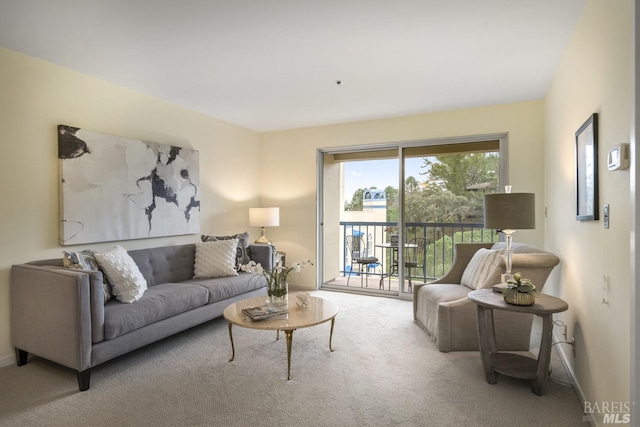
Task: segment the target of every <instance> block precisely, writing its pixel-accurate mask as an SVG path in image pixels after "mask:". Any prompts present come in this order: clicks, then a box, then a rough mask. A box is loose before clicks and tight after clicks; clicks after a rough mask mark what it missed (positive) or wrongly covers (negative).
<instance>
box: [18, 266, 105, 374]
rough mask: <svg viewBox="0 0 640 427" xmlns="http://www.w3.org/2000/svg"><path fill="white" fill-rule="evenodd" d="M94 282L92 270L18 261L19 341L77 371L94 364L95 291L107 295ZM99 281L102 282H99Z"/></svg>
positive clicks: (20, 345)
mask: <svg viewBox="0 0 640 427" xmlns="http://www.w3.org/2000/svg"><path fill="white" fill-rule="evenodd" d="M91 282H92V281H91V276H90V274H89V273H87V272H85V271H82V270H72V269H63V268H59V267H51V266H36V265H27V264H21V265H14V266H12V267H11V282H10V304H11V342H12V344H13V345H14V347H16V349H20V350H22V351H26V352H29V353H33V354H36V355H38V356H40V357H43V358H45V359H49V360H51V361H53V362H56V363H59V364H61V365H64V366H67V367H69V368H72V369H75V370H77V371H84V370H86V369H88V368H90V367H91V347H92V337H91V329H92V328H91V322H92V318H91V316H92V313H91V299H92V294H93V298H94V299H95V300H97V295H100V296H101V297H102V289H94V292H92V289H91V288H92V285H91ZM93 287H97V283H96V284H94V286H93ZM98 291H99V292H98ZM96 294H97V295H96ZM102 308H103V310H104V307H102ZM102 316H103V317H104V311H102ZM103 321H104V319H103Z"/></svg>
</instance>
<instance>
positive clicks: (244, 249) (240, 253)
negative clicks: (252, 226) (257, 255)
mask: <svg viewBox="0 0 640 427" xmlns="http://www.w3.org/2000/svg"><path fill="white" fill-rule="evenodd" d="M201 238H202V241H203V242H217V241H220V240H233V239H238V248H237V254H236V270H240V266H241V265H243V264H248V263H249V261H251V258H250V257H249V232H248V231H245V232H244V233H239V234H234V235H233V236H207V235H206V234H203V235H202V236H201Z"/></svg>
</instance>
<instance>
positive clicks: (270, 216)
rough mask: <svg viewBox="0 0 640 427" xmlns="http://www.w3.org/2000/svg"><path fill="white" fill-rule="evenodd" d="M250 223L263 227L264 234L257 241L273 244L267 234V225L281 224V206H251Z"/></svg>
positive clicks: (253, 225) (276, 225)
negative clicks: (265, 229)
mask: <svg viewBox="0 0 640 427" xmlns="http://www.w3.org/2000/svg"><path fill="white" fill-rule="evenodd" d="M249 225H250V226H252V227H261V228H262V236H261V237H260V238H259V239H258V240H256V241H255V243H266V244H268V245H270V244H271V242H270V241H269V239H267V236H265V233H264V228H265V227H278V226H279V225H280V208H249Z"/></svg>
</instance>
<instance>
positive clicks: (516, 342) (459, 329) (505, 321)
mask: <svg viewBox="0 0 640 427" xmlns="http://www.w3.org/2000/svg"><path fill="white" fill-rule="evenodd" d="M486 249H491V250H497V251H504V249H505V244H504V243H496V244H491V243H458V244H456V246H455V257H454V260H453V265H452V266H451V269H450V270H449V271H448V272H447V273H446V274H445V275H444V276H442V277H441V278H439V279H438V280H435V281H433V282H431V283H428V284H416V283H414V285H413V318H414V320H415V322H416V324H418V325H419V326H420V327H421V328H422V329H424V330H425V331H426V332H427V334H428V335H429V337H431V339H432V340H433V341H435V344H436V347H437V348H438V350H440V351H442V352H449V351H474V350H478V348H479V344H478V314H477V311H478V310H477V306H476V305H475V304H474V303H473V302H472V301H471V300H470V299H469V298H467V295H468V294H469V292H471V291H472V290H473V289H472V288H471V287H469V286H468V285H463V284H461V283H463V282H464V280H463V276H464V274H465V271H467V268H468V266H469V265H471V263H470V261H471V260H472V259H473V258H474V255H476V253H477V252H478V251H480V250H486ZM512 253H513V264H512V270H511V271H512V272H513V273H516V272H520V273H522V276H523V277H525V278H528V279H531V280H532V282H533V284H534V285H535V286H536V289H537V290H538V291H542V288H543V287H544V284H545V282H546V281H547V278H548V277H549V274H550V273H551V270H553V268H554V267H555V266H556V265H558V263H559V262H560V259H559V258H558V257H557V256H555V255H554V254H552V253H550V252H546V251H543V250H542V249H539V248H536V247H534V246H530V245H526V244H523V243H514V244H513V245H512ZM501 254H502V252H500V256H499V258H498V262H497V263H495V264H493V265H492V266H491V267H490V268H487V269H482V268H480V269H478V270H480V271H481V273H482V275H483V277H482V278H481V280H479V281H478V283H477V288H478V289H479V288H490V287H492V286H493V285H494V284H497V283H500V276H501V274H503V273H504V272H505V264H504V259H503V256H502V255H501ZM494 321H495V334H496V345H497V347H498V350H502V351H528V350H529V345H530V340H531V326H532V322H533V315H531V314H522V313H512V312H507V311H502V310H496V312H495V313H494Z"/></svg>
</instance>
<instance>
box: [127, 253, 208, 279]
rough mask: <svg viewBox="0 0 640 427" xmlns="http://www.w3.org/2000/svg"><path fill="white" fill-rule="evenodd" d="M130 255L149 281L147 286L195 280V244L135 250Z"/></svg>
mask: <svg viewBox="0 0 640 427" xmlns="http://www.w3.org/2000/svg"><path fill="white" fill-rule="evenodd" d="M129 255H131V258H133V260H134V261H135V262H136V265H137V266H138V268H139V269H140V272H141V273H142V275H143V276H144V278H145V279H146V280H147V286H154V285H157V284H160V283H178V282H183V281H185V280H189V279H193V267H194V260H195V257H196V246H195V245H194V244H193V243H189V244H186V245H176V246H161V247H157V248H149V249H135V250H131V251H129Z"/></svg>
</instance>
